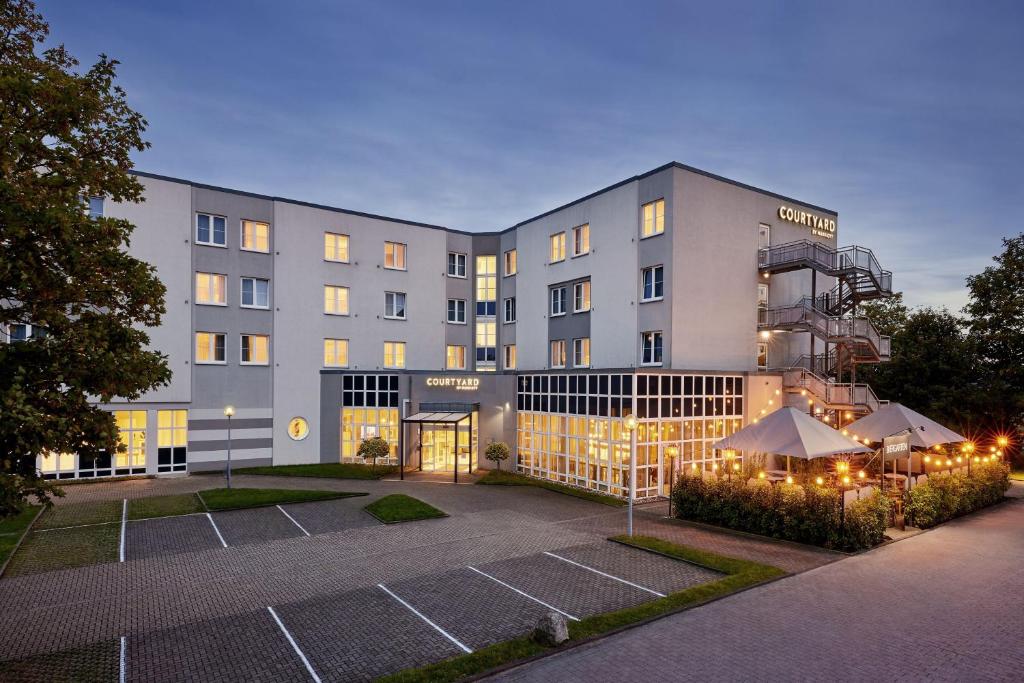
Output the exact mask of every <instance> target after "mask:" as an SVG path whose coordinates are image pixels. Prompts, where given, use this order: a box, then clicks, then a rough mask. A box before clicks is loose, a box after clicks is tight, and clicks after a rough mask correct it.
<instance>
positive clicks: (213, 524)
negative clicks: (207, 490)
mask: <svg viewBox="0 0 1024 683" xmlns="http://www.w3.org/2000/svg"><path fill="white" fill-rule="evenodd" d="M206 518H207V519H208V520H210V526H212V527H213V531H214V533H216V534H217V538H219V539H220V544H221V545H222V546H224V547H225V548H227V547H228V544H227V542H226V541H225V540H224V537H223V536H221V535H220V529H218V528H217V523H216V522H214V521H213V515H211V514H210V513H209V512H207V513H206Z"/></svg>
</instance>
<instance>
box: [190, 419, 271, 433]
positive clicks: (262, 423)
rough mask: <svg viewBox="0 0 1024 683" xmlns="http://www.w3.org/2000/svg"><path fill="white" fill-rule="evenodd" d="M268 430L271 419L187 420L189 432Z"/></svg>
mask: <svg viewBox="0 0 1024 683" xmlns="http://www.w3.org/2000/svg"><path fill="white" fill-rule="evenodd" d="M228 426H230V427H231V428H232V429H261V428H262V429H270V428H271V427H273V426H274V418H272V417H240V418H232V419H231V420H228V419H227V418H224V419H223V420H189V421H188V428H189V431H193V432H201V431H208V430H214V429H227V428H228Z"/></svg>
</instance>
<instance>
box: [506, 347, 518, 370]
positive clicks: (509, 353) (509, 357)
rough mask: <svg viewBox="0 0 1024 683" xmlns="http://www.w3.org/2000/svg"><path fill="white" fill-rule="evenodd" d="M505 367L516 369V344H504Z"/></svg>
mask: <svg viewBox="0 0 1024 683" xmlns="http://www.w3.org/2000/svg"><path fill="white" fill-rule="evenodd" d="M505 369H506V370H515V369H516V345H515V344H506V345H505Z"/></svg>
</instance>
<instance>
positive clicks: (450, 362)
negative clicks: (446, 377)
mask: <svg viewBox="0 0 1024 683" xmlns="http://www.w3.org/2000/svg"><path fill="white" fill-rule="evenodd" d="M446 356H447V360H446V363H445V366H446V367H447V368H448V369H449V370H465V369H466V347H465V346H456V345H452V344H449V345H448V348H447V352H446Z"/></svg>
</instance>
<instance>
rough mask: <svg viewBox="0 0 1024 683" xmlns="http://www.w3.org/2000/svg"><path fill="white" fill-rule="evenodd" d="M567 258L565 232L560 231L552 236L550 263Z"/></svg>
mask: <svg viewBox="0 0 1024 683" xmlns="http://www.w3.org/2000/svg"><path fill="white" fill-rule="evenodd" d="M564 260H565V233H564V232H560V233H558V234H557V235H552V236H551V259H550V263H557V262H558V261H564Z"/></svg>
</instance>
